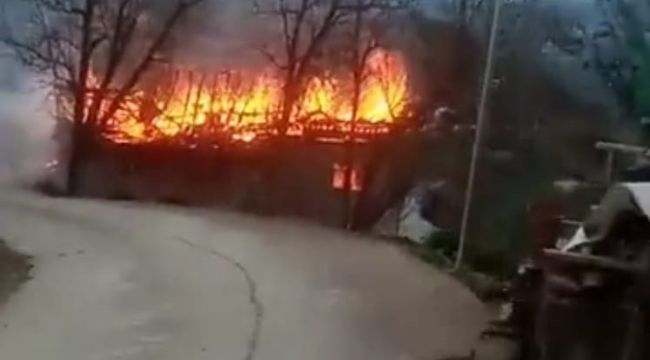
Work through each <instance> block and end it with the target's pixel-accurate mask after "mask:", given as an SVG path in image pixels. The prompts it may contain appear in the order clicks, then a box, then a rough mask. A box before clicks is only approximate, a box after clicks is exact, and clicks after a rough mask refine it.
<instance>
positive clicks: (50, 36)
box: [2, 0, 203, 194]
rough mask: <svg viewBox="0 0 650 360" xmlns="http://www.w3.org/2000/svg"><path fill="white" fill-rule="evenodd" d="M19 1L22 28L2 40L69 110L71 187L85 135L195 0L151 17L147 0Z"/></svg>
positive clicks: (115, 106)
mask: <svg viewBox="0 0 650 360" xmlns="http://www.w3.org/2000/svg"><path fill="white" fill-rule="evenodd" d="M23 1H24V2H25V3H27V5H29V7H30V10H31V13H30V15H31V16H30V23H29V27H28V32H27V35H26V36H17V35H12V34H9V35H8V36H7V37H5V38H3V39H2V40H3V42H4V43H6V44H7V45H9V46H10V47H11V48H13V50H14V52H15V54H16V56H17V57H18V59H19V60H20V61H21V62H22V63H23V64H24V65H26V66H27V67H29V68H31V69H32V70H34V71H36V72H38V73H40V74H42V75H45V78H46V79H47V81H48V82H49V84H48V85H49V86H50V87H51V89H52V91H53V93H54V94H55V98H56V99H57V102H63V103H64V104H57V107H58V108H64V109H68V110H69V113H68V114H64V116H63V117H64V118H65V119H66V120H67V121H68V122H69V123H70V124H71V128H72V130H71V135H70V140H69V159H68V174H67V175H68V176H67V189H66V190H67V192H68V193H70V194H73V193H74V192H75V191H76V190H77V188H78V178H79V172H80V165H82V161H83V157H82V154H83V153H84V151H85V148H86V147H87V144H88V143H89V140H90V139H89V138H91V137H93V136H96V135H97V133H98V131H97V129H102V127H103V126H104V125H106V124H107V123H108V122H109V121H110V120H111V119H113V118H114V117H115V115H116V114H117V113H118V112H119V111H120V110H121V109H122V108H123V106H124V102H125V101H126V100H127V98H128V97H129V96H130V95H131V94H132V93H133V92H134V91H135V90H136V88H137V86H138V85H139V83H140V82H141V80H142V79H143V77H144V76H145V74H146V73H147V72H148V71H149V70H150V69H151V68H152V66H153V65H154V64H155V62H156V60H157V57H158V56H159V54H160V53H161V51H162V50H163V47H164V45H165V43H166V42H167V41H168V39H169V38H170V35H171V34H172V32H173V30H174V29H175V28H176V27H177V25H178V23H179V21H180V19H181V18H182V17H183V16H184V15H185V14H186V13H187V12H188V10H190V9H191V8H192V7H194V6H195V5H197V4H199V3H201V2H202V1H203V0H173V1H170V3H169V4H165V5H169V6H168V8H167V9H166V10H167V15H166V16H165V17H164V18H163V20H162V21H161V22H159V23H157V22H155V21H153V19H152V17H151V16H149V17H147V15H150V11H151V10H152V5H154V3H153V2H150V1H147V0H23ZM159 4H160V3H159ZM159 4H156V6H161V5H159ZM161 7H165V6H161ZM61 105H63V106H61Z"/></svg>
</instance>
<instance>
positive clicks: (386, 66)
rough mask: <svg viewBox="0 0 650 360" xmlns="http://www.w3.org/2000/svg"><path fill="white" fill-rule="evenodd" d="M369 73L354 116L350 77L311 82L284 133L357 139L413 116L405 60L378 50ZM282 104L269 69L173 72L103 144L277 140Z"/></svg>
mask: <svg viewBox="0 0 650 360" xmlns="http://www.w3.org/2000/svg"><path fill="white" fill-rule="evenodd" d="M365 75H366V76H365V80H364V81H363V84H362V86H361V92H360V99H359V102H358V110H357V115H356V116H355V115H354V106H353V100H352V99H353V98H354V96H353V90H352V89H353V84H352V80H351V79H349V78H351V77H350V76H341V75H339V74H334V73H325V74H322V75H320V76H315V77H312V78H310V80H309V81H308V82H307V84H306V85H305V86H304V90H303V91H302V93H301V94H300V96H299V99H298V101H297V102H296V104H295V105H294V108H293V109H292V112H291V115H290V118H289V124H288V127H287V130H286V135H288V136H295V137H298V136H307V135H312V136H313V137H314V138H315V139H316V140H319V141H344V140H345V139H348V138H349V137H348V135H349V134H352V133H353V134H355V135H354V137H353V138H354V139H363V138H370V137H374V136H381V135H382V134H387V133H389V132H390V130H391V128H392V126H393V125H394V124H396V123H397V122H398V121H400V120H401V119H403V118H405V117H407V116H408V115H409V114H408V112H409V110H408V109H409V99H410V96H409V84H408V76H407V72H406V66H405V63H404V59H403V58H402V56H401V54H399V53H398V52H394V51H388V50H383V49H379V50H376V51H375V52H374V53H373V54H372V55H371V56H370V58H369V61H368V64H367V69H366V74H365ZM92 82H93V81H91V87H92ZM282 100H283V88H282V79H281V77H280V76H279V75H277V74H275V73H274V72H272V71H262V72H259V73H250V72H244V71H221V72H218V73H212V74H205V73H198V72H196V71H188V70H174V71H171V72H170V75H169V76H167V77H164V79H161V80H160V81H159V82H157V84H156V85H155V86H153V87H150V88H148V89H146V90H144V89H141V90H139V91H138V92H136V93H135V94H133V95H131V96H130V97H129V98H128V99H127V100H126V101H125V102H124V105H123V106H122V107H121V109H120V110H119V111H118V112H117V113H116V115H115V116H114V117H113V118H112V119H111V120H110V121H109V122H108V123H107V124H104V129H103V132H104V136H105V138H106V139H108V140H110V141H112V142H115V143H127V144H141V143H152V142H165V141H178V142H181V143H184V144H188V143H189V144H190V145H197V144H199V143H201V144H211V145H215V144H221V143H224V142H235V143H237V142H244V143H250V142H253V141H256V140H259V139H263V138H268V137H270V136H274V135H277V134H278V127H277V126H276V123H277V120H278V119H279V117H280V113H281V106H282ZM90 101H91V100H90Z"/></svg>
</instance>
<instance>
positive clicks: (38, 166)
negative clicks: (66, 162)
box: [0, 49, 55, 182]
mask: <svg viewBox="0 0 650 360" xmlns="http://www.w3.org/2000/svg"><path fill="white" fill-rule="evenodd" d="M0 51H3V50H2V49H0ZM37 85H38V84H37V83H36V81H35V80H34V78H33V77H32V76H30V75H29V74H28V73H26V72H25V71H24V70H23V69H21V67H20V66H19V65H18V64H16V63H15V61H13V60H12V59H11V58H9V57H2V58H0V181H3V182H6V181H31V180H34V179H35V178H36V177H37V176H39V175H41V174H43V171H44V169H45V165H46V164H47V162H48V161H51V160H52V159H53V158H54V154H55V145H54V142H53V141H52V134H53V129H54V120H53V118H52V116H51V113H50V112H49V110H48V104H47V101H46V100H47V96H46V90H45V89H42V88H39V87H38V86H37Z"/></svg>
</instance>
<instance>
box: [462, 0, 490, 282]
mask: <svg viewBox="0 0 650 360" xmlns="http://www.w3.org/2000/svg"><path fill="white" fill-rule="evenodd" d="M501 5H502V0H494V10H493V13H492V26H491V29H490V40H489V43H488V50H487V59H486V61H485V69H484V73H483V85H482V88H481V98H480V100H479V105H478V115H477V118H476V132H475V135H474V146H473V148H472V160H471V163H470V168H469V176H468V179H467V188H466V190H465V204H464V207H463V218H462V222H461V226H460V240H459V242H458V251H457V252H456V264H455V266H454V270H458V269H460V267H461V265H462V264H463V257H464V255H465V245H466V243H467V231H468V225H469V217H470V210H471V207H472V200H473V197H474V186H475V183H476V172H477V168H478V161H479V155H480V151H481V140H482V137H483V130H484V127H485V126H484V125H485V118H486V115H487V102H488V98H489V96H490V87H491V83H492V73H493V69H494V53H495V48H496V40H497V32H498V29H499V18H500V15H501Z"/></svg>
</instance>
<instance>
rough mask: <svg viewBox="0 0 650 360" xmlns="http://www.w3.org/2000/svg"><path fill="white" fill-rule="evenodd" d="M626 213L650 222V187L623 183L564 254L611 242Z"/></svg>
mask: <svg viewBox="0 0 650 360" xmlns="http://www.w3.org/2000/svg"><path fill="white" fill-rule="evenodd" d="M624 213H625V214H638V215H641V216H645V217H646V218H648V219H650V183H621V184H616V185H614V186H612V188H610V189H609V191H608V192H607V194H606V195H605V196H604V197H603V200H602V201H601V203H600V205H599V206H598V208H597V209H596V210H594V212H593V213H592V214H591V215H590V216H589V217H588V218H587V220H586V221H585V222H584V224H583V225H582V226H581V227H580V228H579V229H578V230H577V231H576V233H575V235H574V236H573V237H572V238H571V240H570V241H569V242H568V243H567V244H566V245H564V246H562V248H561V250H562V251H566V252H576V251H587V250H589V248H590V245H593V244H596V243H599V242H601V241H604V240H605V239H606V238H607V236H608V235H609V234H610V232H611V231H612V229H613V228H614V227H615V226H616V225H617V223H618V222H619V221H620V215H621V214H624ZM649 237H650V235H649Z"/></svg>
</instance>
